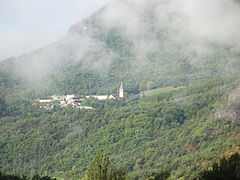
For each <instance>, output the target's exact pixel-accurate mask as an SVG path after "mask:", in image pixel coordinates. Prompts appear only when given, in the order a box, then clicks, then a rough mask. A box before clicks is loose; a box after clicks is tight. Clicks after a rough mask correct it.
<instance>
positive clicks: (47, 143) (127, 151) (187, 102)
mask: <svg viewBox="0 0 240 180" xmlns="http://www.w3.org/2000/svg"><path fill="white" fill-rule="evenodd" d="M238 85H239V81H238V80H236V79H235V78H228V79H215V80H211V81H208V82H204V83H198V84H195V85H192V86H190V87H186V88H183V89H179V90H174V91H170V92H163V93H161V91H160V92H159V95H155V96H149V97H142V98H139V96H131V97H129V98H127V99H126V100H109V101H106V102H101V101H99V102H98V101H97V102H94V104H95V108H96V110H75V109H54V110H53V111H50V112H49V111H44V110H41V109H38V107H34V106H32V102H31V101H28V100H26V99H19V98H17V97H15V98H14V99H11V98H13V97H11V98H10V97H9V99H8V98H7V99H6V106H7V109H8V110H9V111H10V112H9V113H7V115H5V116H4V117H2V118H1V131H2V132H1V134H2V136H1V153H0V154H1V160H2V163H3V167H2V170H3V171H4V172H15V173H17V174H22V173H28V174H29V173H30V174H31V173H33V174H34V173H35V172H40V173H41V174H54V175H57V176H61V175H66V174H69V175H70V176H75V177H80V176H82V175H83V173H84V171H85V170H86V168H87V165H88V162H89V161H90V159H91V158H92V157H93V155H94V154H95V153H96V152H97V151H98V150H100V149H101V150H103V151H104V152H107V153H108V154H109V155H110V156H111V158H112V159H113V161H114V164H115V165H116V167H117V168H119V169H121V168H123V169H124V170H125V171H126V172H128V173H130V175H132V176H135V177H137V176H139V177H141V174H142V173H143V172H145V171H154V170H155V169H158V170H166V169H168V170H171V174H172V175H173V176H175V177H186V178H190V177H191V178H193V177H194V176H195V175H196V174H197V173H198V172H199V171H200V170H201V169H202V168H207V166H208V165H209V162H210V161H211V160H212V159H214V158H217V157H218V156H220V155H221V154H223V153H225V152H227V151H230V150H235V149H236V148H237V147H238V146H239V143H240V142H239V138H238V136H239V125H240V124H239V121H235V120H232V119H228V118H220V119H219V118H217V117H215V116H214V114H215V113H216V112H217V111H219V110H221V109H222V108H224V107H225V106H227V100H228V94H229V93H230V92H231V91H232V90H233V89H235V88H236V87H237V86H238ZM17 100H18V101H17ZM89 103H91V102H89ZM92 103H93V102H92ZM13 104H15V105H13ZM16 104H17V105H16ZM13 109H14V110H13ZM12 112H14V113H12ZM180 164H181V165H180Z"/></svg>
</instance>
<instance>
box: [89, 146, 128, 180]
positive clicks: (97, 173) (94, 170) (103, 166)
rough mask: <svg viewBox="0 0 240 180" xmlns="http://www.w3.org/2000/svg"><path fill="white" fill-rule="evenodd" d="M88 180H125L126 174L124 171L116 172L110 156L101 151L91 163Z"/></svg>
mask: <svg viewBox="0 0 240 180" xmlns="http://www.w3.org/2000/svg"><path fill="white" fill-rule="evenodd" d="M85 179H86V180H124V179H126V174H125V172H123V171H120V170H115V169H113V167H112V164H111V162H110V160H109V158H108V156H107V155H106V154H105V153H104V152H102V151H100V152H98V153H97V154H96V156H95V157H94V158H93V160H92V161H91V162H90V165H89V169H88V171H87V174H86V177H85Z"/></svg>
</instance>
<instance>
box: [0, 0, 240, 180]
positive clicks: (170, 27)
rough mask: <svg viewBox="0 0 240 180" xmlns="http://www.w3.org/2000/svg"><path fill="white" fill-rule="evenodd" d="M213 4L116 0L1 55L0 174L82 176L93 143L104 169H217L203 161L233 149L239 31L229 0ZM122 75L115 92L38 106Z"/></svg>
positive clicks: (100, 88)
mask: <svg viewBox="0 0 240 180" xmlns="http://www.w3.org/2000/svg"><path fill="white" fill-rule="evenodd" d="M198 3H199V4H198ZM212 3H213V4H208V1H206V0H203V1H201V2H197V1H192V4H188V3H187V1H185V0H179V1H176V0H170V1H161V2H159V1H158V0H149V1H144V0H141V1H135V0H122V1H114V2H113V3H111V4H109V5H108V6H106V7H104V8H103V9H101V10H99V11H98V12H96V13H95V14H93V15H92V16H90V17H89V18H86V19H85V20H83V21H82V22H80V23H78V24H75V25H73V26H72V27H71V28H70V30H69V32H68V33H67V35H66V36H65V37H64V38H63V39H61V40H59V41H58V42H55V43H52V44H50V45H48V46H45V47H43V48H40V49H38V50H36V51H33V52H31V53H29V54H25V55H22V56H20V57H14V58H10V59H6V60H2V61H0V134H1V136H0V172H2V173H4V174H15V175H23V174H27V175H29V176H33V175H35V174H40V175H41V176H43V177H44V176H46V177H47V176H52V177H57V178H60V179H61V178H62V179H64V180H65V179H66V180H67V179H80V178H83V177H85V176H86V174H88V175H89V176H91V175H92V174H91V172H89V170H88V171H87V169H88V168H89V166H88V164H89V163H90V162H91V160H92V159H93V157H94V155H95V154H96V153H97V152H99V151H101V152H104V153H106V154H108V155H109V157H110V159H111V160H112V164H113V165H114V167H115V168H116V169H117V170H119V171H116V172H115V171H113V172H114V173H113V175H116V174H117V175H119V173H120V174H121V175H124V176H125V175H126V174H127V177H129V178H130V179H147V178H149V177H151V175H154V174H155V175H157V174H158V173H159V172H160V174H161V173H163V174H162V175H164V176H165V175H167V177H168V176H169V177H170V178H171V179H178V178H185V179H194V178H196V177H197V176H199V173H200V172H202V176H204V175H206V174H208V173H209V174H210V175H211V173H213V174H214V173H215V171H213V172H211V171H208V170H207V169H208V168H209V167H210V166H211V165H212V162H213V161H214V160H216V159H218V158H219V157H222V155H224V154H226V153H229V152H237V151H239V145H240V128H239V127H240V121H239V119H240V111H239V107H240V96H239V94H240V89H239V86H240V79H239V75H240V74H239V73H240V71H239V69H240V48H239V34H238V32H236V29H237V30H238V29H239V28H237V27H238V26H237V25H238V23H235V24H234V25H232V24H231V23H230V22H232V21H233V19H234V20H236V22H237V21H238V19H239V17H240V14H239V12H240V11H239V4H237V3H236V1H233V0H230V1H229V2H228V3H227V6H226V4H225V0H223V1H219V2H217V1H212ZM205 4H207V5H205ZM188 5H189V6H188ZM208 6H210V7H208ZM212 6H214V7H215V8H214V9H215V10H214V11H212V8H211V7H212ZM176 7H177V8H176ZM202 7H206V8H204V11H203V9H202ZM198 8H200V9H198ZM192 9H193V10H192ZM223 9H224V11H223ZM194 10H195V11H194ZM123 12H124V13H123ZM196 12H198V13H196ZM229 14H230V15H229ZM220 20H221V21H220ZM203 22H204V23H203ZM239 22H240V20H239ZM229 23H230V24H231V25H232V26H230V25H229ZM219 24H221V25H219ZM196 29H197V30H196ZM121 82H122V83H123V87H124V92H125V94H124V95H125V97H124V98H123V99H118V98H117V99H115V100H106V101H98V100H96V99H88V100H87V101H85V102H84V104H85V105H87V106H91V107H93V108H94V109H91V110H81V109H74V108H71V107H67V108H60V107H59V106H54V108H53V109H51V110H45V109H43V108H40V106H39V105H38V104H37V102H36V99H38V98H45V97H50V96H52V95H54V94H55V95H66V94H75V95H79V96H83V95H94V94H98V95H103V94H109V95H110V94H115V95H117V94H118V88H119V85H120V83H121ZM97 157H98V156H97ZM104 158H105V160H106V159H107V157H106V156H105V155H104ZM96 159H97V158H96ZM93 162H94V160H93ZM106 162H108V159H107V161H106ZM90 164H91V163H90ZM90 166H91V165H90ZM203 170H206V171H203ZM216 172H218V171H216ZM204 173H205V174H204ZM0 175H1V174H0ZM111 175H112V174H111ZM6 176H7V175H6ZM9 177H10V176H9ZM39 178H40V176H39Z"/></svg>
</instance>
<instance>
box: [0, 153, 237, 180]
mask: <svg viewBox="0 0 240 180" xmlns="http://www.w3.org/2000/svg"><path fill="white" fill-rule="evenodd" d="M140 178H141V179H145V180H167V179H168V180H171V179H172V178H171V171H170V170H167V171H155V172H148V173H144V172H143V173H142V174H141V177H131V176H129V175H127V173H126V172H124V171H123V170H118V169H115V168H114V167H113V164H112V162H111V161H110V159H109V157H108V156H107V155H106V153H104V152H102V151H100V152H98V153H97V154H96V155H95V157H94V158H93V160H92V161H91V162H90V163H89V167H88V170H87V171H86V173H85V175H84V177H83V178H81V180H137V179H140ZM0 179H1V180H56V179H55V178H51V177H49V176H44V177H40V176H39V175H35V176H33V177H32V178H28V177H27V176H22V177H19V176H14V175H4V174H2V173H0ZM239 179H240V155H239V154H238V153H234V154H232V155H230V157H225V156H224V157H222V158H221V159H220V160H218V161H217V162H214V163H213V165H212V166H211V167H209V168H208V170H203V171H202V172H200V173H199V174H198V175H197V177H195V178H194V180H239Z"/></svg>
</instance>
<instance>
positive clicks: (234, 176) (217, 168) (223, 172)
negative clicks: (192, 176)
mask: <svg viewBox="0 0 240 180" xmlns="http://www.w3.org/2000/svg"><path fill="white" fill-rule="evenodd" d="M198 179H199V180H226V179H227V180H239V179H240V155H239V154H238V153H235V154H233V155H231V156H230V157H229V158H226V157H223V158H221V159H220V160H219V162H216V163H214V164H213V166H212V167H211V168H210V170H204V171H203V172H201V173H200V176H199V178H198Z"/></svg>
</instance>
